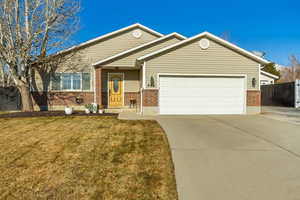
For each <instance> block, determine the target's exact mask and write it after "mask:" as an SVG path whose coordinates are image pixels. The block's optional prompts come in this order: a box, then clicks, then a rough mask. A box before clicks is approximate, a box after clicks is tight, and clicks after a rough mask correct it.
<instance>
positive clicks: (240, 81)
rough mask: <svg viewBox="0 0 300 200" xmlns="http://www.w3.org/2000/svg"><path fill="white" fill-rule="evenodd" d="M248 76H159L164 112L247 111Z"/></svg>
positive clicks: (162, 109)
mask: <svg viewBox="0 0 300 200" xmlns="http://www.w3.org/2000/svg"><path fill="white" fill-rule="evenodd" d="M245 103H246V85H245V76H187V75H181V76H178V75H172V76H170V75H163V76H160V77H159V112H160V114H162V115H174V114H175V115H193V114H207V115H209V114H244V113H245V112H246V111H245V107H246V106H245Z"/></svg>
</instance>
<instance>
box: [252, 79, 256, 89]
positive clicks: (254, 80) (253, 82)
mask: <svg viewBox="0 0 300 200" xmlns="http://www.w3.org/2000/svg"><path fill="white" fill-rule="evenodd" d="M256 83H257V81H256V78H252V87H253V88H255V87H256Z"/></svg>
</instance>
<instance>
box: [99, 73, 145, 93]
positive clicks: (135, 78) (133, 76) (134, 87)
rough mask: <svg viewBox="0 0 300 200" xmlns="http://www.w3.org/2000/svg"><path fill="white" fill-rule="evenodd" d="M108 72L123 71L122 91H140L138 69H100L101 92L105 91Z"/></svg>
mask: <svg viewBox="0 0 300 200" xmlns="http://www.w3.org/2000/svg"><path fill="white" fill-rule="evenodd" d="M108 73H124V92H139V91H140V71H139V70H102V92H107V80H108Z"/></svg>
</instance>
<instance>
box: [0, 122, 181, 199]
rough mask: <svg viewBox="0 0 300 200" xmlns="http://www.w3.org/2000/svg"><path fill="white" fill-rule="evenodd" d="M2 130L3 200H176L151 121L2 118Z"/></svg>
mask: <svg viewBox="0 0 300 200" xmlns="http://www.w3.org/2000/svg"><path fill="white" fill-rule="evenodd" d="M0 127H1V129H0V199H105V200H111V199H118V200H119V199H120V200H123V199H124V200H125V199H129V200H147V199H149V200H150V199H151V200H153V199H170V200H176V199H177V192H176V186H175V178H174V172H173V165H172V161H171V156H170V152H169V147H168V143H167V140H166V137H165V134H164V132H163V131H162V129H161V128H160V126H159V125H158V124H157V123H156V122H154V121H120V120H118V119H116V118H115V117H41V118H16V119H12V118H10V119H9V118H4V119H0Z"/></svg>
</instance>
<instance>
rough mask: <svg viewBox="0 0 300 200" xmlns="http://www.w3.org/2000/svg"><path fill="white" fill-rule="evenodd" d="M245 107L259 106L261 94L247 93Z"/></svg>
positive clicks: (258, 92)
mask: <svg viewBox="0 0 300 200" xmlns="http://www.w3.org/2000/svg"><path fill="white" fill-rule="evenodd" d="M247 106H261V92H260V91H257V90H256V91H251V90H248V91H247Z"/></svg>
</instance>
